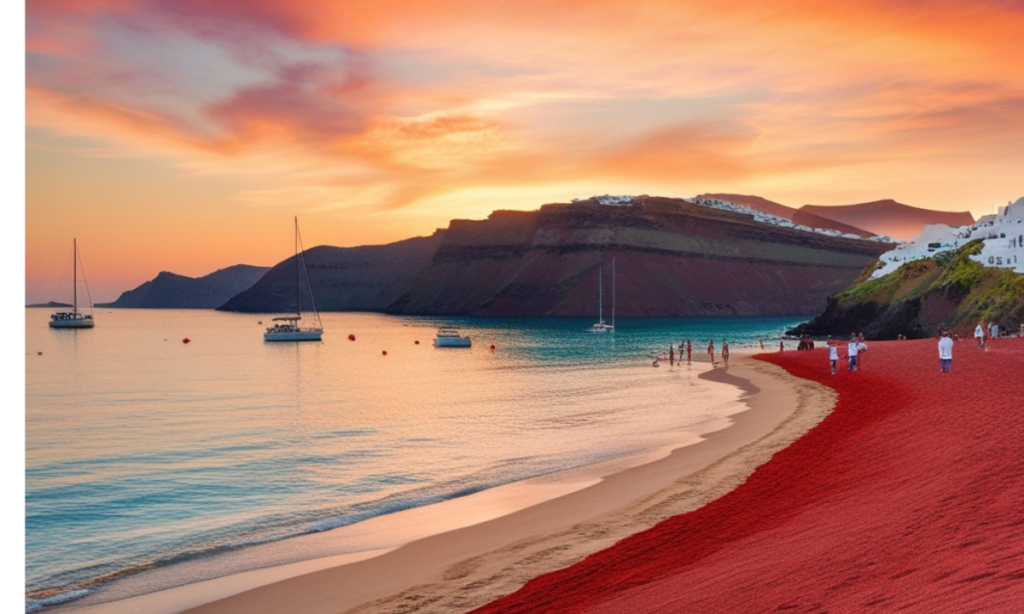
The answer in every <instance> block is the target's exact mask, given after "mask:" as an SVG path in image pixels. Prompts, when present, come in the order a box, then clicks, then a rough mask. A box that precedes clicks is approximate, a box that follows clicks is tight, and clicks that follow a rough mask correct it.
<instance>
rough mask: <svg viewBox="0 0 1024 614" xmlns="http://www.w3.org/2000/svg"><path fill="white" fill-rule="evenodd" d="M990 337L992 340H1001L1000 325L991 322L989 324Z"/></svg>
mask: <svg viewBox="0 0 1024 614" xmlns="http://www.w3.org/2000/svg"><path fill="white" fill-rule="evenodd" d="M988 336H989V337H990V338H992V339H998V338H999V325H998V324H996V323H995V322H989V324H988Z"/></svg>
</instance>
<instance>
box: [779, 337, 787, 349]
mask: <svg viewBox="0 0 1024 614" xmlns="http://www.w3.org/2000/svg"><path fill="white" fill-rule="evenodd" d="M785 349H786V342H785V341H783V340H782V339H779V351H780V352H781V351H783V350H785Z"/></svg>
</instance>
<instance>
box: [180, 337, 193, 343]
mask: <svg viewBox="0 0 1024 614" xmlns="http://www.w3.org/2000/svg"><path fill="white" fill-rule="evenodd" d="M190 341H192V340H191V339H189V338H188V337H185V338H184V339H182V340H181V342H182V343H188V342H190Z"/></svg>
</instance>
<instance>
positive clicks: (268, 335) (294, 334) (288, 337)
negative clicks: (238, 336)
mask: <svg viewBox="0 0 1024 614" xmlns="http://www.w3.org/2000/svg"><path fill="white" fill-rule="evenodd" d="M323 334H324V331H322V330H315V329H314V330H299V331H287V332H280V331H275V332H271V331H267V332H265V333H263V340H264V341H322V337H323Z"/></svg>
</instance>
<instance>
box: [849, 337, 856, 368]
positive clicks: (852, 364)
mask: <svg viewBox="0 0 1024 614" xmlns="http://www.w3.org/2000/svg"><path fill="white" fill-rule="evenodd" d="M846 360H847V367H848V368H849V369H850V371H856V370H857V335H854V334H851V335H850V343H849V344H848V345H847V346H846Z"/></svg>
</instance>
